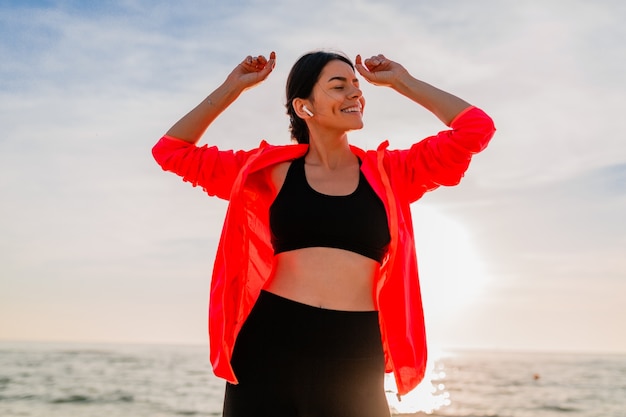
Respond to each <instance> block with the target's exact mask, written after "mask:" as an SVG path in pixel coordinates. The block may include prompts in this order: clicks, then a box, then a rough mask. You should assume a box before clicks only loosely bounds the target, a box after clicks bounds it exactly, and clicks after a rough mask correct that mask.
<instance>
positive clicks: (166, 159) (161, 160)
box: [152, 136, 254, 200]
mask: <svg viewBox="0 0 626 417" xmlns="http://www.w3.org/2000/svg"><path fill="white" fill-rule="evenodd" d="M253 152H254V151H231V150H228V151H221V150H219V149H218V148H217V147H215V146H207V145H203V146H196V145H194V144H192V143H189V142H186V141H184V140H180V139H176V138H172V137H169V136H164V137H162V138H161V139H160V140H159V141H158V142H157V143H156V145H154V147H153V148H152V155H153V156H154V159H155V160H156V161H157V163H158V164H159V165H160V166H161V168H163V170H164V171H170V172H173V173H175V174H177V175H179V176H181V177H182V179H183V181H186V182H190V183H191V184H192V185H193V186H194V187H196V186H201V187H202V188H203V189H204V191H205V192H206V193H207V194H209V195H210V196H217V197H219V198H222V199H224V200H228V199H229V197H230V192H231V190H232V185H233V183H234V182H235V179H236V178H237V175H238V174H239V171H240V170H241V168H242V166H243V165H244V163H245V161H246V160H247V158H248V157H249V156H250V155H251V154H252V153H253Z"/></svg>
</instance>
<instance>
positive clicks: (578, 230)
mask: <svg viewBox="0 0 626 417" xmlns="http://www.w3.org/2000/svg"><path fill="white" fill-rule="evenodd" d="M64 4H65V5H64ZM79 7H82V8H79ZM624 11H625V6H624V4H623V3H622V2H618V1H608V0H607V1H601V2H594V3H588V2H583V1H575V2H551V3H549V4H544V3H540V2H530V3H528V2H525V3H519V2H518V3H515V4H512V3H506V4H505V3H502V2H497V1H494V0H482V1H480V2H478V3H477V2H471V3H468V2H462V1H453V2H448V3H446V4H439V3H432V2H414V1H408V0H406V1H390V2H375V1H368V0H360V1H356V0H355V1H346V2H339V3H336V2H324V1H322V2H314V3H311V2H302V5H300V4H298V5H294V4H293V2H289V1H286V0H284V1H278V2H273V3H272V5H267V4H266V2H262V1H246V2H229V3H227V2H219V1H212V2H206V1H187V2H182V3H181V4H177V5H176V6H174V5H172V4H170V3H168V2H156V3H155V2H148V1H139V0H137V1H124V2H122V1H120V2H117V3H107V6H102V5H100V6H99V8H98V9H97V10H90V9H89V6H78V5H73V6H72V5H71V3H60V4H59V6H57V7H50V8H47V9H40V8H36V7H34V8H27V7H22V8H18V9H10V8H8V7H5V6H3V8H1V9H0V24H1V25H0V26H1V27H2V28H0V35H2V37H1V39H2V40H1V41H0V51H2V54H3V56H5V57H7V59H5V60H4V64H3V66H2V68H1V69H0V75H1V77H0V124H1V125H2V127H3V133H4V135H3V137H2V138H0V167H1V168H0V169H2V176H0V193H2V204H0V219H1V220H0V234H1V235H2V236H5V237H6V238H5V239H4V240H3V241H2V242H0V249H1V250H0V264H2V265H3V267H2V268H3V269H1V270H0V274H2V275H3V276H7V277H8V278H3V279H2V280H1V281H0V298H2V300H0V301H1V302H0V305H2V306H3V308H4V309H8V306H13V307H11V308H13V310H11V311H9V313H11V314H15V315H16V317H17V318H18V319H19V317H21V316H19V314H23V313H24V311H25V310H24V309H20V308H18V307H16V305H17V304H15V302H14V301H11V300H10V299H9V298H10V297H12V296H13V299H18V300H19V303H21V304H22V305H24V306H32V305H36V304H37V301H40V300H42V298H45V297H46V296H47V297H52V298H56V299H58V300H67V299H68V298H67V297H68V296H69V298H72V297H74V298H80V297H95V298H94V300H93V302H94V303H95V304H97V303H102V304H103V305H104V304H106V303H107V302H108V301H111V297H114V294H115V289H116V288H118V286H123V283H125V282H132V284H130V287H127V290H128V291H129V294H133V295H134V296H139V295H140V293H141V284H143V283H145V282H150V285H151V288H153V291H154V294H152V293H151V296H152V297H155V298H158V297H164V298H167V296H166V295H163V294H174V293H175V288H177V287H179V286H181V284H180V283H181V282H185V280H187V279H188V280H189V285H190V287H189V288H191V289H192V291H193V292H195V293H201V294H202V297H203V299H204V297H205V295H206V289H207V288H208V276H209V274H210V264H211V261H212V254H213V249H214V246H215V244H216V240H217V236H218V235H219V232H220V226H221V222H222V218H223V213H224V207H225V206H224V203H223V202H220V201H215V200H211V199H207V198H206V197H205V196H204V195H203V193H202V192H201V191H200V190H199V189H191V187H189V186H188V185H187V184H182V182H181V181H180V180H179V179H177V178H175V177H173V176H169V174H165V173H161V172H160V169H159V168H158V167H157V166H156V164H154V162H153V161H152V160H151V157H150V147H151V146H152V144H153V143H154V142H155V141H156V139H157V138H158V137H159V136H160V135H161V134H162V133H163V132H164V131H165V130H166V129H167V128H168V127H169V126H170V125H171V124H172V123H173V122H174V121H175V120H176V119H177V118H179V117H180V116H182V114H183V113H184V112H186V111H187V110H189V109H190V108H191V107H192V106H194V105H195V104H196V103H197V102H199V101H200V100H201V99H202V98H203V97H204V96H205V95H207V94H208V93H209V92H210V90H211V89H212V88H214V87H216V86H217V85H218V83H220V82H221V81H222V80H223V79H224V77H225V76H226V75H227V74H228V72H229V71H230V69H231V68H232V67H233V66H234V65H236V64H237V62H239V60H240V59H242V58H243V57H244V56H245V55H247V54H257V53H264V54H268V53H269V52H270V51H271V50H276V52H277V53H278V65H277V67H276V70H275V72H274V74H272V76H271V77H270V78H269V79H268V80H267V81H266V82H265V83H264V84H263V85H261V86H259V87H257V88H255V89H253V90H251V91H249V92H246V94H245V95H244V96H242V97H241V98H240V100H238V101H237V102H236V103H235V104H234V105H233V106H232V108H230V109H228V110H227V111H226V112H225V113H224V114H223V116H222V117H220V119H218V121H216V123H215V124H214V126H212V128H211V130H210V133H209V135H208V137H207V140H210V141H212V142H213V143H217V144H219V145H220V146H222V147H232V148H240V147H241V148H247V147H252V146H255V145H256V144H257V143H258V142H259V140H260V139H261V138H267V139H268V140H270V141H271V142H274V143H286V142H287V141H288V138H287V133H288V132H287V118H286V116H285V115H284V108H283V100H284V99H283V88H284V82H285V79H286V76H287V72H288V71H289V68H290V66H291V65H292V63H293V62H294V61H295V60H296V59H297V58H298V57H299V56H300V55H301V54H302V53H304V52H307V51H309V50H311V49H317V48H320V47H321V48H328V49H339V50H342V51H344V52H346V53H347V54H348V55H349V56H350V57H354V55H356V54H357V53H361V54H363V55H365V56H368V55H371V54H376V53H385V54H387V55H388V56H389V57H390V58H392V59H396V60H398V61H399V62H401V63H402V64H403V65H405V66H406V67H407V68H408V69H409V70H410V71H411V72H412V73H413V74H414V75H415V76H417V77H419V78H422V79H424V80H426V81H428V82H431V83H433V84H434V85H436V86H440V87H442V88H444V89H447V90H449V91H452V92H454V93H457V94H459V95H460V96H462V97H464V98H467V99H468V100H470V101H472V102H474V103H476V104H477V105H479V106H481V107H484V108H485V109H486V110H487V111H488V112H489V113H490V114H491V115H492V116H493V117H494V119H495V121H496V125H497V127H498V132H497V134H496V137H495V139H494V142H493V143H492V144H491V145H490V147H489V148H488V149H487V151H485V153H484V154H481V155H478V156H477V157H476V158H475V163H474V165H473V166H472V167H471V168H470V171H469V172H468V175H467V178H466V179H465V180H464V181H463V183H462V185H461V186H459V187H456V188H454V189H452V190H443V189H442V190H438V191H436V192H435V193H433V194H432V195H429V196H427V197H426V198H425V199H424V201H423V202H422V203H421V204H425V205H427V206H428V205H430V207H432V208H435V209H437V210H440V211H441V215H445V216H447V217H449V218H450V221H452V222H460V223H462V224H463V225H464V227H465V229H464V230H466V232H467V233H468V234H469V236H468V239H469V240H470V241H472V242H473V244H474V245H475V248H476V250H477V251H478V253H480V256H481V257H484V258H483V259H482V260H483V265H484V268H485V270H486V273H488V274H490V277H492V278H493V279H494V281H497V280H498V279H502V282H503V285H509V284H511V285H518V284H519V281H516V280H520V279H525V280H528V282H529V283H532V282H535V281H534V280H536V279H549V278H553V279H555V280H556V281H557V282H558V283H559V285H564V284H563V281H562V278H563V277H565V276H568V277H569V278H570V279H571V280H572V281H575V282H577V283H579V284H580V283H582V282H585V280H586V279H588V278H589V275H590V274H593V273H594V271H597V273H598V274H600V275H602V276H606V277H609V276H610V277H611V279H615V280H616V281H619V280H620V279H623V273H624V270H625V268H626V266H624V265H623V264H622V263H621V262H620V261H618V260H617V259H621V257H620V256H619V254H620V253H622V252H623V250H624V248H625V247H626V242H625V241H624V238H623V236H624V232H625V231H624V230H623V228H624V226H623V225H624V222H623V221H622V220H621V213H623V209H624V208H626V207H624V204H625V203H624V192H625V190H624V188H623V187H620V186H619V184H620V181H622V180H623V164H624V162H625V160H626V146H624V145H623V143H622V142H623V140H622V136H623V135H621V134H620V132H621V129H620V127H621V126H619V125H618V123H619V122H620V120H621V114H620V113H621V103H622V100H623V97H624V93H625V92H626V81H625V79H624V77H623V74H624V73H625V70H626V68H624V67H625V65H626V64H625V62H626V60H625V59H624V58H623V57H624V56H626V54H624V45H623V42H621V40H622V39H624V35H626V34H625V33H624V31H625V30H626V29H624V26H623V25H622V24H621V20H623V19H620V17H621V16H624V15H625V13H624ZM363 89H364V92H365V95H366V98H367V100H368V105H367V111H366V129H364V130H363V131H361V132H355V133H354V134H353V135H352V140H353V142H354V143H355V144H357V145H359V146H363V147H373V146H375V145H376V144H377V143H378V142H379V141H380V140H382V139H385V138H388V139H390V141H391V143H392V147H403V146H406V145H408V144H409V143H410V142H412V141H414V140H416V139H419V138H421V137H424V136H426V135H429V134H431V133H434V132H436V131H437V130H440V129H442V128H443V126H442V125H441V124H440V123H439V121H437V120H436V119H435V118H434V117H433V116H431V115H430V114H428V113H427V112H426V111H425V110H423V109H421V108H419V107H418V106H414V105H412V104H411V103H410V102H409V101H408V100H407V99H405V98H404V97H400V96H399V95H397V94H395V93H394V92H392V91H390V90H386V89H381V88H376V87H373V86H369V85H365V86H364V87H363ZM242 121H245V123H242ZM610 167H613V169H611V168H610ZM606 184H613V185H612V186H611V187H606V188H603V187H604V186H605V185H606ZM566 266H567V267H566ZM112 275H115V277H111V276H112ZM183 276H184V277H188V278H184V277H183ZM86 277H88V278H86ZM172 277H175V279H176V280H175V281H171V279H172ZM86 280H87V281H86ZM108 280H111V283H110V284H107V281H108ZM140 283H141V284H140ZM57 284H59V285H57ZM529 285H530V284H529ZM581 285H582V284H581ZM607 285H609V284H607ZM39 286H43V287H42V288H45V289H46V293H45V294H44V295H42V294H43V293H42V294H39V295H37V293H36V292H33V288H37V287H39ZM92 286H93V288H98V289H100V290H101V291H99V292H97V291H95V290H94V291H92V290H90V288H92ZM616 288H618V287H616ZM157 289H159V290H158V291H157ZM157 292H158V293H159V294H160V295H158V294H157ZM97 294H101V295H97ZM128 296H129V297H130V295H128ZM99 297H101V298H99ZM96 298H97V299H96ZM182 298H183V296H176V297H173V298H172V299H170V301H171V302H172V303H173V304H177V303H179V304H177V305H180V308H182V309H185V308H186V306H187V304H190V303H185V302H184V300H183V301H181V299H182ZM67 302H70V301H67ZM563 302H568V301H567V300H565V301H563ZM11 303H13V304H11ZM147 304H149V303H148V302H146V305H147ZM146 308H150V307H146ZM489 308H491V307H489V306H487V307H485V309H483V310H480V311H479V312H477V314H478V315H479V316H480V317H488V316H489V313H490V312H492V311H493V310H489ZM564 308H566V307H564ZM51 309H52V310H51V313H50V314H53V313H52V312H53V311H54V308H52V307H51ZM68 309H70V310H72V308H70V307H68ZM78 310H80V307H74V310H72V311H78ZM5 311H6V310H5ZM185 311H188V310H185ZM127 313H128V311H127V310H124V309H122V310H120V314H127ZM63 314H65V313H63ZM59 315H60V316H61V315H62V314H61V313H59ZM190 315H191V313H189V315H188V316H187V317H188V318H189V317H190ZM0 316H1V315H0ZM203 319H204V318H203ZM29 320H30V319H29ZM98 320H102V321H101V322H100V323H102V325H103V326H105V320H104V319H101V318H98ZM114 321H115V320H114ZM476 325H477V326H478V325H479V323H477V324H476ZM77 328H78V327H77ZM201 330H204V329H201ZM103 332H104V333H103V337H105V335H110V336H111V337H113V338H119V337H121V336H120V335H119V334H117V335H116V333H115V328H114V326H111V328H109V329H103ZM479 333H480V332H479ZM75 334H76V335H77V336H76V337H79V334H80V332H78V330H77V333H75ZM9 336H10V335H9ZM0 337H5V336H4V335H2V334H0ZM144 337H146V338H148V339H149V338H150V337H151V336H150V335H149V334H146V335H145V336H144ZM598 337H600V336H598ZM494 343H495V342H494ZM612 343H614V344H615V345H616V346H617V345H619V344H620V343H621V345H620V346H622V348H626V347H624V346H626V341H618V342H612Z"/></svg>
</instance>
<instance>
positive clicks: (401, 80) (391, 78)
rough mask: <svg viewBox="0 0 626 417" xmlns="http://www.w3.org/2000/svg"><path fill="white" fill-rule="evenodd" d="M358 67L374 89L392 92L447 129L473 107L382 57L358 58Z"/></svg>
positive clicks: (356, 62)
mask: <svg viewBox="0 0 626 417" xmlns="http://www.w3.org/2000/svg"><path fill="white" fill-rule="evenodd" d="M355 64H356V65H355V67H356V69H357V71H358V72H359V74H361V75H362V76H363V78H365V79H366V80H367V81H369V82H370V83H372V84H374V85H380V86H386V87H391V88H393V89H394V90H396V91H397V92H399V93H400V94H402V95H404V96H406V97H408V98H409V99H411V100H413V101H414V102H416V103H418V104H420V105H421V106H423V107H424V108H426V109H428V110H430V111H431V112H432V113H433V114H434V115H435V116H437V117H438V118H439V119H440V120H441V121H442V122H443V123H445V124H446V126H450V123H451V122H452V121H453V120H454V118H455V117H456V116H457V115H458V114H459V113H461V112H462V111H463V110H465V109H466V108H468V107H470V104H469V103H468V102H466V101H465V100H462V99H460V98H459V97H457V96H455V95H452V94H450V93H447V92H445V91H443V90H440V89H438V88H436V87H433V86H432V85H430V84H427V83H425V82H423V81H420V80H418V79H416V78H415V77H413V76H412V75H411V74H409V72H408V71H407V70H406V69H405V68H404V67H403V66H402V65H400V64H398V63H397V62H394V61H392V60H390V59H387V58H386V57H385V56H384V55H382V54H381V55H376V56H373V57H371V58H368V59H366V60H365V61H363V60H362V59H361V56H360V55H357V57H356V61H355Z"/></svg>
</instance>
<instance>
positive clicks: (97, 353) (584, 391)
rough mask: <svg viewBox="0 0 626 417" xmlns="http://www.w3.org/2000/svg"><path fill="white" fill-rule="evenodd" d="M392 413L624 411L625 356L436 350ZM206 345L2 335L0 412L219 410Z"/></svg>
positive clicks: (504, 415) (597, 414)
mask: <svg viewBox="0 0 626 417" xmlns="http://www.w3.org/2000/svg"><path fill="white" fill-rule="evenodd" d="M387 382H388V386H387V387H386V388H387V391H388V399H389V404H390V408H391V410H392V413H393V415H394V416H414V417H418V416H419V417H421V416H427V415H430V416H435V417H437V416H440V417H530V416H533V417H557V416H568V417H570V416H571V417H626V353H594V352H538V351H526V352H525V351H502V350H476V349H471V350H470V349H442V350H437V351H435V352H433V354H432V355H431V359H430V362H429V369H428V372H427V375H426V378H425V379H424V381H423V383H422V384H420V386H419V387H418V388H417V389H416V390H414V391H413V392H411V393H409V394H408V395H406V396H404V397H402V399H401V401H398V399H397V397H396V395H395V391H394V389H395V387H394V386H393V378H392V376H391V375H390V376H389V377H388V380H387ZM223 392H224V381H223V380H221V379H219V378H217V377H215V376H214V375H213V373H212V370H211V366H210V363H209V358H208V347H207V346H206V345H170V344H116V343H70V342H25V341H0V416H2V417H18V416H19V417H40V416H42V417H43V416H46V417H100V416H103V417H104V416H106V417H116V416H120V417H121V416H133V417H143V416H146V417H147V416H151V417H175V416H221V411H222V400H223Z"/></svg>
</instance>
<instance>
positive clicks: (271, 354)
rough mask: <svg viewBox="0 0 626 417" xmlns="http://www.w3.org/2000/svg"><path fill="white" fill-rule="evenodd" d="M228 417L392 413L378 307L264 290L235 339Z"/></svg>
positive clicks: (368, 416)
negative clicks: (345, 306)
mask: <svg viewBox="0 0 626 417" xmlns="http://www.w3.org/2000/svg"><path fill="white" fill-rule="evenodd" d="M232 365H233V369H234V371H235V375H236V376H237V379H238V380H239V384H237V385H233V384H229V383H227V385H226V395H225V398H224V414H223V415H224V416H225V417H389V416H390V412H389V406H388V405H387V399H386V396H385V390H384V372H385V364H384V355H383V350H382V344H381V337H380V329H379V327H378V312H376V311H366V312H362V311H358V312H354V311H337V310H326V309H322V308H317V307H313V306H309V305H306V304H301V303H298V302H295V301H292V300H289V299H286V298H283V297H280V296H277V295H275V294H272V293H269V292H266V291H262V292H261V295H260V297H259V299H258V301H257V303H256V304H255V306H254V308H253V309H252V312H251V313H250V316H249V317H248V319H247V320H246V322H245V323H244V325H243V327H242V329H241V332H240V333H239V335H238V337H237V342H236V343H235V349H234V352H233V358H232Z"/></svg>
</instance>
